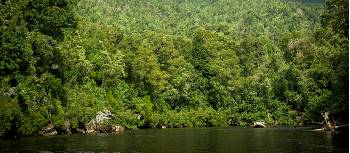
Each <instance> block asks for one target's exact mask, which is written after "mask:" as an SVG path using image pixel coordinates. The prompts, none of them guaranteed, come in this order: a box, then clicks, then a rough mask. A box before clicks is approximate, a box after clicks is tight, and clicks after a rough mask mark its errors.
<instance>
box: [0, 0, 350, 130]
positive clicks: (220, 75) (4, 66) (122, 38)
mask: <svg viewBox="0 0 350 153" xmlns="http://www.w3.org/2000/svg"><path fill="white" fill-rule="evenodd" d="M0 12H1V13H0V14H1V15H0V19H1V20H0V21H1V24H0V26H1V29H0V31H1V33H0V38H1V39H0V44H1V56H0V79H1V82H0V83H1V84H0V123H1V124H0V135H31V134H35V133H36V132H37V131H39V130H40V129H41V128H42V127H44V126H45V125H47V124H48V123H53V124H54V125H55V127H56V128H62V127H63V126H64V125H63V124H64V121H65V120H69V121H70V122H71V123H72V126H73V128H77V127H80V128H82V127H83V125H84V124H85V123H87V122H88V121H89V120H91V119H92V118H94V116H95V115H96V113H97V112H98V111H101V110H105V109H108V110H110V111H112V112H113V113H114V114H116V116H117V118H116V119H114V120H112V122H114V123H116V124H120V125H122V126H125V127H127V128H145V127H160V126H163V125H165V126H168V127H203V126H227V125H250V124H252V122H254V121H257V120H265V122H267V123H268V124H270V125H303V124H309V123H311V122H314V121H319V116H320V112H322V111H330V112H331V113H332V114H334V117H335V119H336V120H339V121H342V122H347V121H348V118H347V116H348V115H347V114H348V91H349V87H348V85H349V80H348V1H346V0H328V1H326V3H325V4H322V3H301V2H297V1H284V0H278V1H271V0H259V1H258V0H234V1H230V0H205V1H203V0H198V1H197V0H175V1H171V0H166V1H164V0H148V1H139V0H120V1H115V0H80V2H77V1H72V0H59V1H54V0H45V1H37V0H21V1H19V0H18V1H12V0H11V1H10V0H2V1H1V8H0Z"/></svg>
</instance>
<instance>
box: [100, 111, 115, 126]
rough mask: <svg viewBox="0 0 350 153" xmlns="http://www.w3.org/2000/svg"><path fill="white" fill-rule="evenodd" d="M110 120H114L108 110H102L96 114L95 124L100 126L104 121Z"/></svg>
mask: <svg viewBox="0 0 350 153" xmlns="http://www.w3.org/2000/svg"><path fill="white" fill-rule="evenodd" d="M112 118H115V116H114V115H113V114H112V113H111V112H110V111H109V110H104V111H103V112H97V115H96V118H95V121H96V123H98V124H100V123H102V122H104V121H105V120H109V119H112Z"/></svg>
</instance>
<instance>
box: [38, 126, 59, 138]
mask: <svg viewBox="0 0 350 153" xmlns="http://www.w3.org/2000/svg"><path fill="white" fill-rule="evenodd" d="M56 134H57V131H56V130H55V129H54V126H53V124H51V123H50V124H49V125H47V126H46V127H44V128H43V129H42V130H41V131H40V132H39V135H43V136H52V135H56Z"/></svg>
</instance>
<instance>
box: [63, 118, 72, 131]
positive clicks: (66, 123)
mask: <svg viewBox="0 0 350 153" xmlns="http://www.w3.org/2000/svg"><path fill="white" fill-rule="evenodd" d="M70 129H71V124H70V121H69V120H68V119H65V120H64V131H65V132H66V133H67V134H72V132H71V130H70Z"/></svg>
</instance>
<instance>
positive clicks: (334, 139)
mask: <svg viewBox="0 0 350 153" xmlns="http://www.w3.org/2000/svg"><path fill="white" fill-rule="evenodd" d="M348 142H349V140H348V131H341V132H335V133H327V132H312V131H310V128H266V129H254V128H245V127H230V128H185V129H144V130H132V131H125V132H123V133H120V134H86V135H81V134H73V135H62V136H52V137H25V138H19V139H6V140H3V139H2V140H0V152H38V151H52V152H60V151H68V152H304V153H308V152H310V153H312V152H315V153H316V152H348V147H349V146H348Z"/></svg>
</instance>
